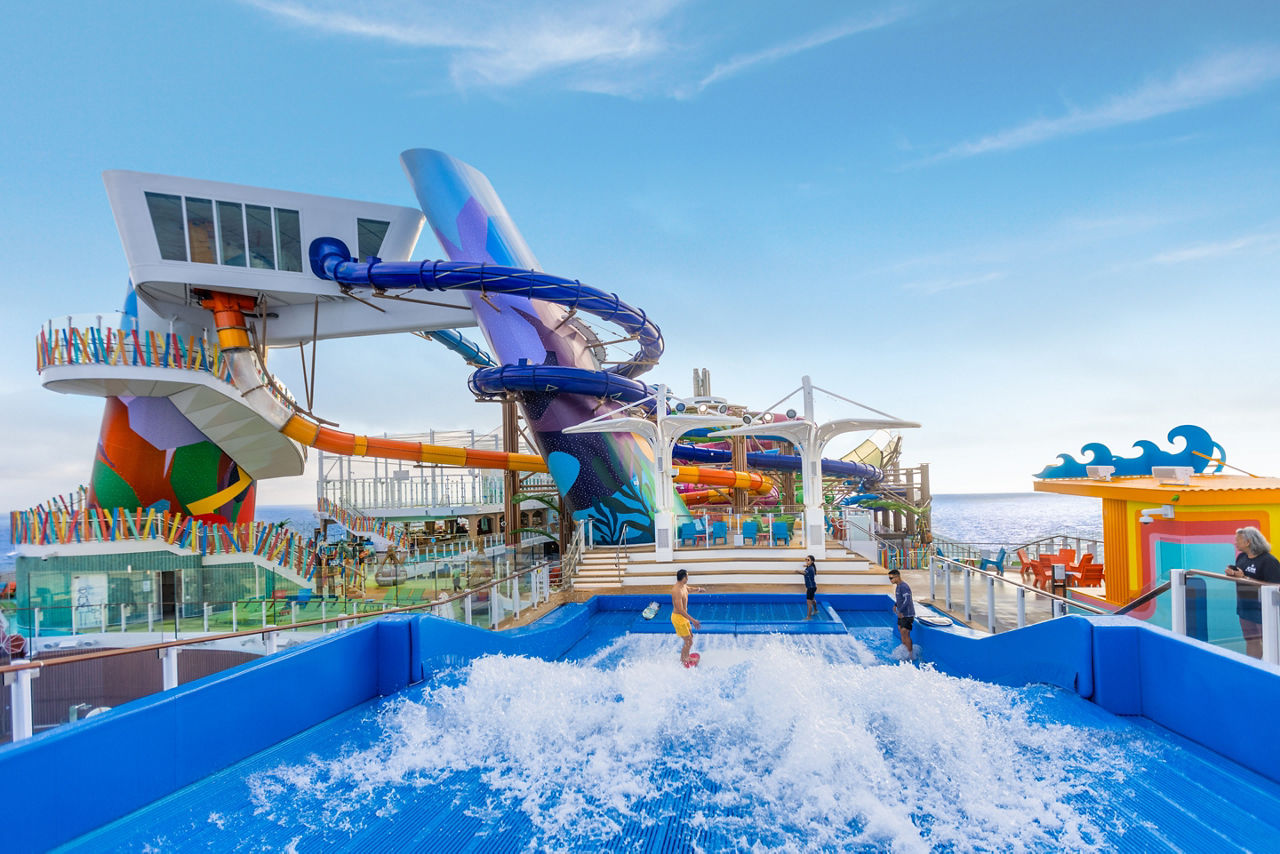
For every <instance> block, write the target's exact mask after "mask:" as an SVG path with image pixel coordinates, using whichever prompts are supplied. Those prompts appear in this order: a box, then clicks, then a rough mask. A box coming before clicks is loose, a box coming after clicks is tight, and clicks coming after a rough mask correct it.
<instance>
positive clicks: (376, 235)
mask: <svg viewBox="0 0 1280 854" xmlns="http://www.w3.org/2000/svg"><path fill="white" fill-rule="evenodd" d="M390 227H391V223H389V222H383V221H382V220H377V219H357V220H356V235H357V237H358V238H359V247H360V260H361V261H367V260H369V259H370V258H373V257H374V256H376V255H377V254H378V252H380V251H381V250H382V241H383V240H384V239H386V236H387V229H388V228H390Z"/></svg>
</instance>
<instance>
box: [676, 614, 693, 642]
mask: <svg viewBox="0 0 1280 854" xmlns="http://www.w3.org/2000/svg"><path fill="white" fill-rule="evenodd" d="M671 625H673V626H675V627H676V634H678V635H679V636H680V637H682V638H687V637H688V636H689V635H691V634H693V629H692V628H690V627H689V621H688V620H686V619H685V618H684V617H682V616H680V615H679V614H672V615H671Z"/></svg>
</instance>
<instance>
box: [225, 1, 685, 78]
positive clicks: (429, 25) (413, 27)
mask: <svg viewBox="0 0 1280 854" xmlns="http://www.w3.org/2000/svg"><path fill="white" fill-rule="evenodd" d="M244 2H247V3H248V4H250V5H252V6H255V7H257V8H259V9H262V10H263V11H266V12H269V13H271V14H273V15H276V16H278V17H280V18H283V19H285V20H287V21H291V22H293V23H295V24H298V25H300V26H303V27H307V28H310V29H315V30H320V31H322V32H327V33H335V34H339V35H347V36H353V37H359V38H369V39H377V40H381V41H386V42H390V43H392V44H398V45H404V46H407V47H420V48H437V49H442V50H445V51H448V52H449V55H450V58H449V67H450V71H451V73H452V75H453V78H454V81H455V82H456V83H458V84H459V85H472V84H478V85H493V86H506V85H513V84H516V83H520V82H523V81H525V80H528V79H530V78H532V77H535V76H537V75H540V74H546V73H549V72H554V71H557V70H560V69H564V68H568V67H573V66H578V67H585V68H593V67H595V66H597V65H600V64H606V65H621V64H626V63H629V62H634V61H638V60H643V59H652V58H655V57H657V56H659V55H661V54H662V53H663V52H664V51H665V50H666V49H667V45H668V39H667V38H666V36H665V35H664V32H663V28H664V22H665V21H666V19H667V18H668V17H669V15H670V13H671V12H672V11H673V10H674V9H675V8H676V7H677V6H679V5H680V4H681V3H682V2H683V0H632V2H629V3H626V4H622V3H612V2H608V0H603V2H600V0H597V2H569V0H555V2H543V3H528V2H518V0H515V2H513V0H472V2H468V3H465V4H459V3H450V2H444V0H422V2H406V0H372V2H364V3H359V4H353V3H351V2H349V0H347V1H346V2H344V0H244Z"/></svg>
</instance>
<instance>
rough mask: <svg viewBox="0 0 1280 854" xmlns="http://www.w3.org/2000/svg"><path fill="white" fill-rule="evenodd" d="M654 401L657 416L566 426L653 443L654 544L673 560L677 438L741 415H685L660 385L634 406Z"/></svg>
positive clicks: (662, 558)
mask: <svg viewBox="0 0 1280 854" xmlns="http://www.w3.org/2000/svg"><path fill="white" fill-rule="evenodd" d="M650 399H652V400H653V401H654V407H653V409H654V420H653V421H650V420H648V419H647V418H637V417H636V416H634V415H631V416H625V417H622V418H611V417H609V416H608V415H605V416H601V417H600V418H592V419H591V420H589V421H584V422H582V423H581V424H575V425H574V426H572V427H566V428H565V430H564V432H566V433H615V432H617V433H634V434H635V435H637V436H639V437H640V438H641V439H643V440H644V441H645V442H647V443H648V444H649V450H650V451H651V452H652V454H653V459H654V465H656V466H657V469H658V471H657V478H656V483H655V485H654V499H653V500H654V512H653V548H654V557H655V559H656V560H657V561H658V563H671V562H672V561H673V560H675V537H674V532H675V512H674V511H673V509H672V508H673V506H674V501H673V500H672V499H673V498H674V496H675V481H674V477H675V471H674V469H673V467H672V465H671V452H672V451H673V450H675V446H676V442H677V441H678V440H679V439H680V437H681V436H683V435H684V434H685V433H688V432H689V431H690V430H694V429H697V428H698V427H724V426H726V425H729V424H737V423H738V420H739V419H737V418H735V417H733V416H731V415H722V414H715V415H684V414H683V413H681V414H668V413H667V387H666V386H665V385H659V386H657V387H656V388H655V390H654V393H653V397H652V398H647V397H646V398H644V399H643V400H640V401H637V402H636V403H635V404H632V406H637V405H639V404H641V403H644V402H645V401H646V400H650Z"/></svg>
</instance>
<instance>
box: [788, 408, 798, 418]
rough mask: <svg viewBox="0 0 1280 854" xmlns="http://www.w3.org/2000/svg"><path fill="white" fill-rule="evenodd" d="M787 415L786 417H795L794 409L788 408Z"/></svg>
mask: <svg viewBox="0 0 1280 854" xmlns="http://www.w3.org/2000/svg"><path fill="white" fill-rule="evenodd" d="M787 417H788V418H795V417H796V411H795V410H794V409H788V410H787Z"/></svg>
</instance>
